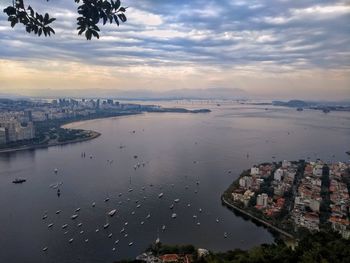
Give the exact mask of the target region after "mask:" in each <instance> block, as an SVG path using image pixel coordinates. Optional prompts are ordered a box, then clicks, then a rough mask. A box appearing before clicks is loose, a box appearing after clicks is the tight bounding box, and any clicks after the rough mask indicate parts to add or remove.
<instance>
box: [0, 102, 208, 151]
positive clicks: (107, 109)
mask: <svg viewBox="0 0 350 263" xmlns="http://www.w3.org/2000/svg"><path fill="white" fill-rule="evenodd" d="M0 110H2V112H3V113H2V114H1V115H0V153H5V152H13V151H20V150H28V149H35V148H45V147H49V146H55V145H63V144H69V143H75V142H82V141H86V140H91V139H94V138H97V137H98V136H100V133H98V132H96V131H88V130H82V129H67V128H64V125H66V124H69V123H72V122H77V121H85V120H92V119H99V118H108V117H118V116H127V115H135V114H141V113H144V112H150V113H152V112H154V113H171V112H173V113H208V112H210V110H209V109H193V110H189V109H184V108H164V107H161V106H158V105H142V104H134V103H120V102H119V101H116V100H113V99H106V100H101V99H58V100H56V99H55V100H52V101H50V102H49V101H34V100H24V99H20V100H11V99H0Z"/></svg>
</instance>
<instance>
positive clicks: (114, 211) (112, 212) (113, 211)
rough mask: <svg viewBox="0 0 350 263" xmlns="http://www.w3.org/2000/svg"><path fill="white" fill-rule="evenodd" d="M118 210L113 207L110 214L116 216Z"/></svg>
mask: <svg viewBox="0 0 350 263" xmlns="http://www.w3.org/2000/svg"><path fill="white" fill-rule="evenodd" d="M116 212H117V209H113V210H111V211H109V212H108V215H109V216H114V214H115V213H116Z"/></svg>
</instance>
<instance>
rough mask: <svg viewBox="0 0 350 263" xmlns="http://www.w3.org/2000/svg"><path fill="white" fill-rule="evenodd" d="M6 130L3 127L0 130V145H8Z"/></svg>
mask: <svg viewBox="0 0 350 263" xmlns="http://www.w3.org/2000/svg"><path fill="white" fill-rule="evenodd" d="M6 142H7V141H6V129H5V128H3V127H1V128H0V145H1V144H6Z"/></svg>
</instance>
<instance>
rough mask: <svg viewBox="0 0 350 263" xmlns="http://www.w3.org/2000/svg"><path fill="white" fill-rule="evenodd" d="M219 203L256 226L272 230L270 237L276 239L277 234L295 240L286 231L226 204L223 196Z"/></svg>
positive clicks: (230, 204) (228, 203)
mask: <svg viewBox="0 0 350 263" xmlns="http://www.w3.org/2000/svg"><path fill="white" fill-rule="evenodd" d="M221 201H222V203H223V205H225V206H226V207H228V208H229V209H230V208H231V209H233V210H235V211H236V212H238V213H240V214H243V215H244V216H247V217H248V218H249V219H250V220H251V221H252V222H253V223H254V224H256V225H257V226H260V225H258V224H257V223H259V224H261V225H263V226H265V227H266V228H268V229H270V230H272V235H273V236H274V237H278V236H276V232H277V233H279V234H281V235H283V236H284V237H287V238H289V239H291V240H296V238H295V237H294V236H293V235H292V234H290V233H288V232H286V231H284V230H282V229H280V228H278V227H276V226H274V225H273V224H271V223H269V222H267V221H265V220H263V219H261V218H258V217H256V216H254V215H252V214H251V213H249V212H247V211H245V210H244V209H242V208H239V207H237V206H236V205H234V204H232V203H230V202H228V201H227V200H226V199H225V197H224V196H223V195H222V196H221ZM273 232H275V233H273Z"/></svg>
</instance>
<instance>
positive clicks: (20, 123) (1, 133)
mask: <svg viewBox="0 0 350 263" xmlns="http://www.w3.org/2000/svg"><path fill="white" fill-rule="evenodd" d="M34 137H35V128H34V124H33V119H32V112H31V111H30V110H28V111H22V112H18V113H16V114H15V113H12V112H4V113H0V145H1V144H7V143H11V142H17V141H23V140H31V139H34Z"/></svg>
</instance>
